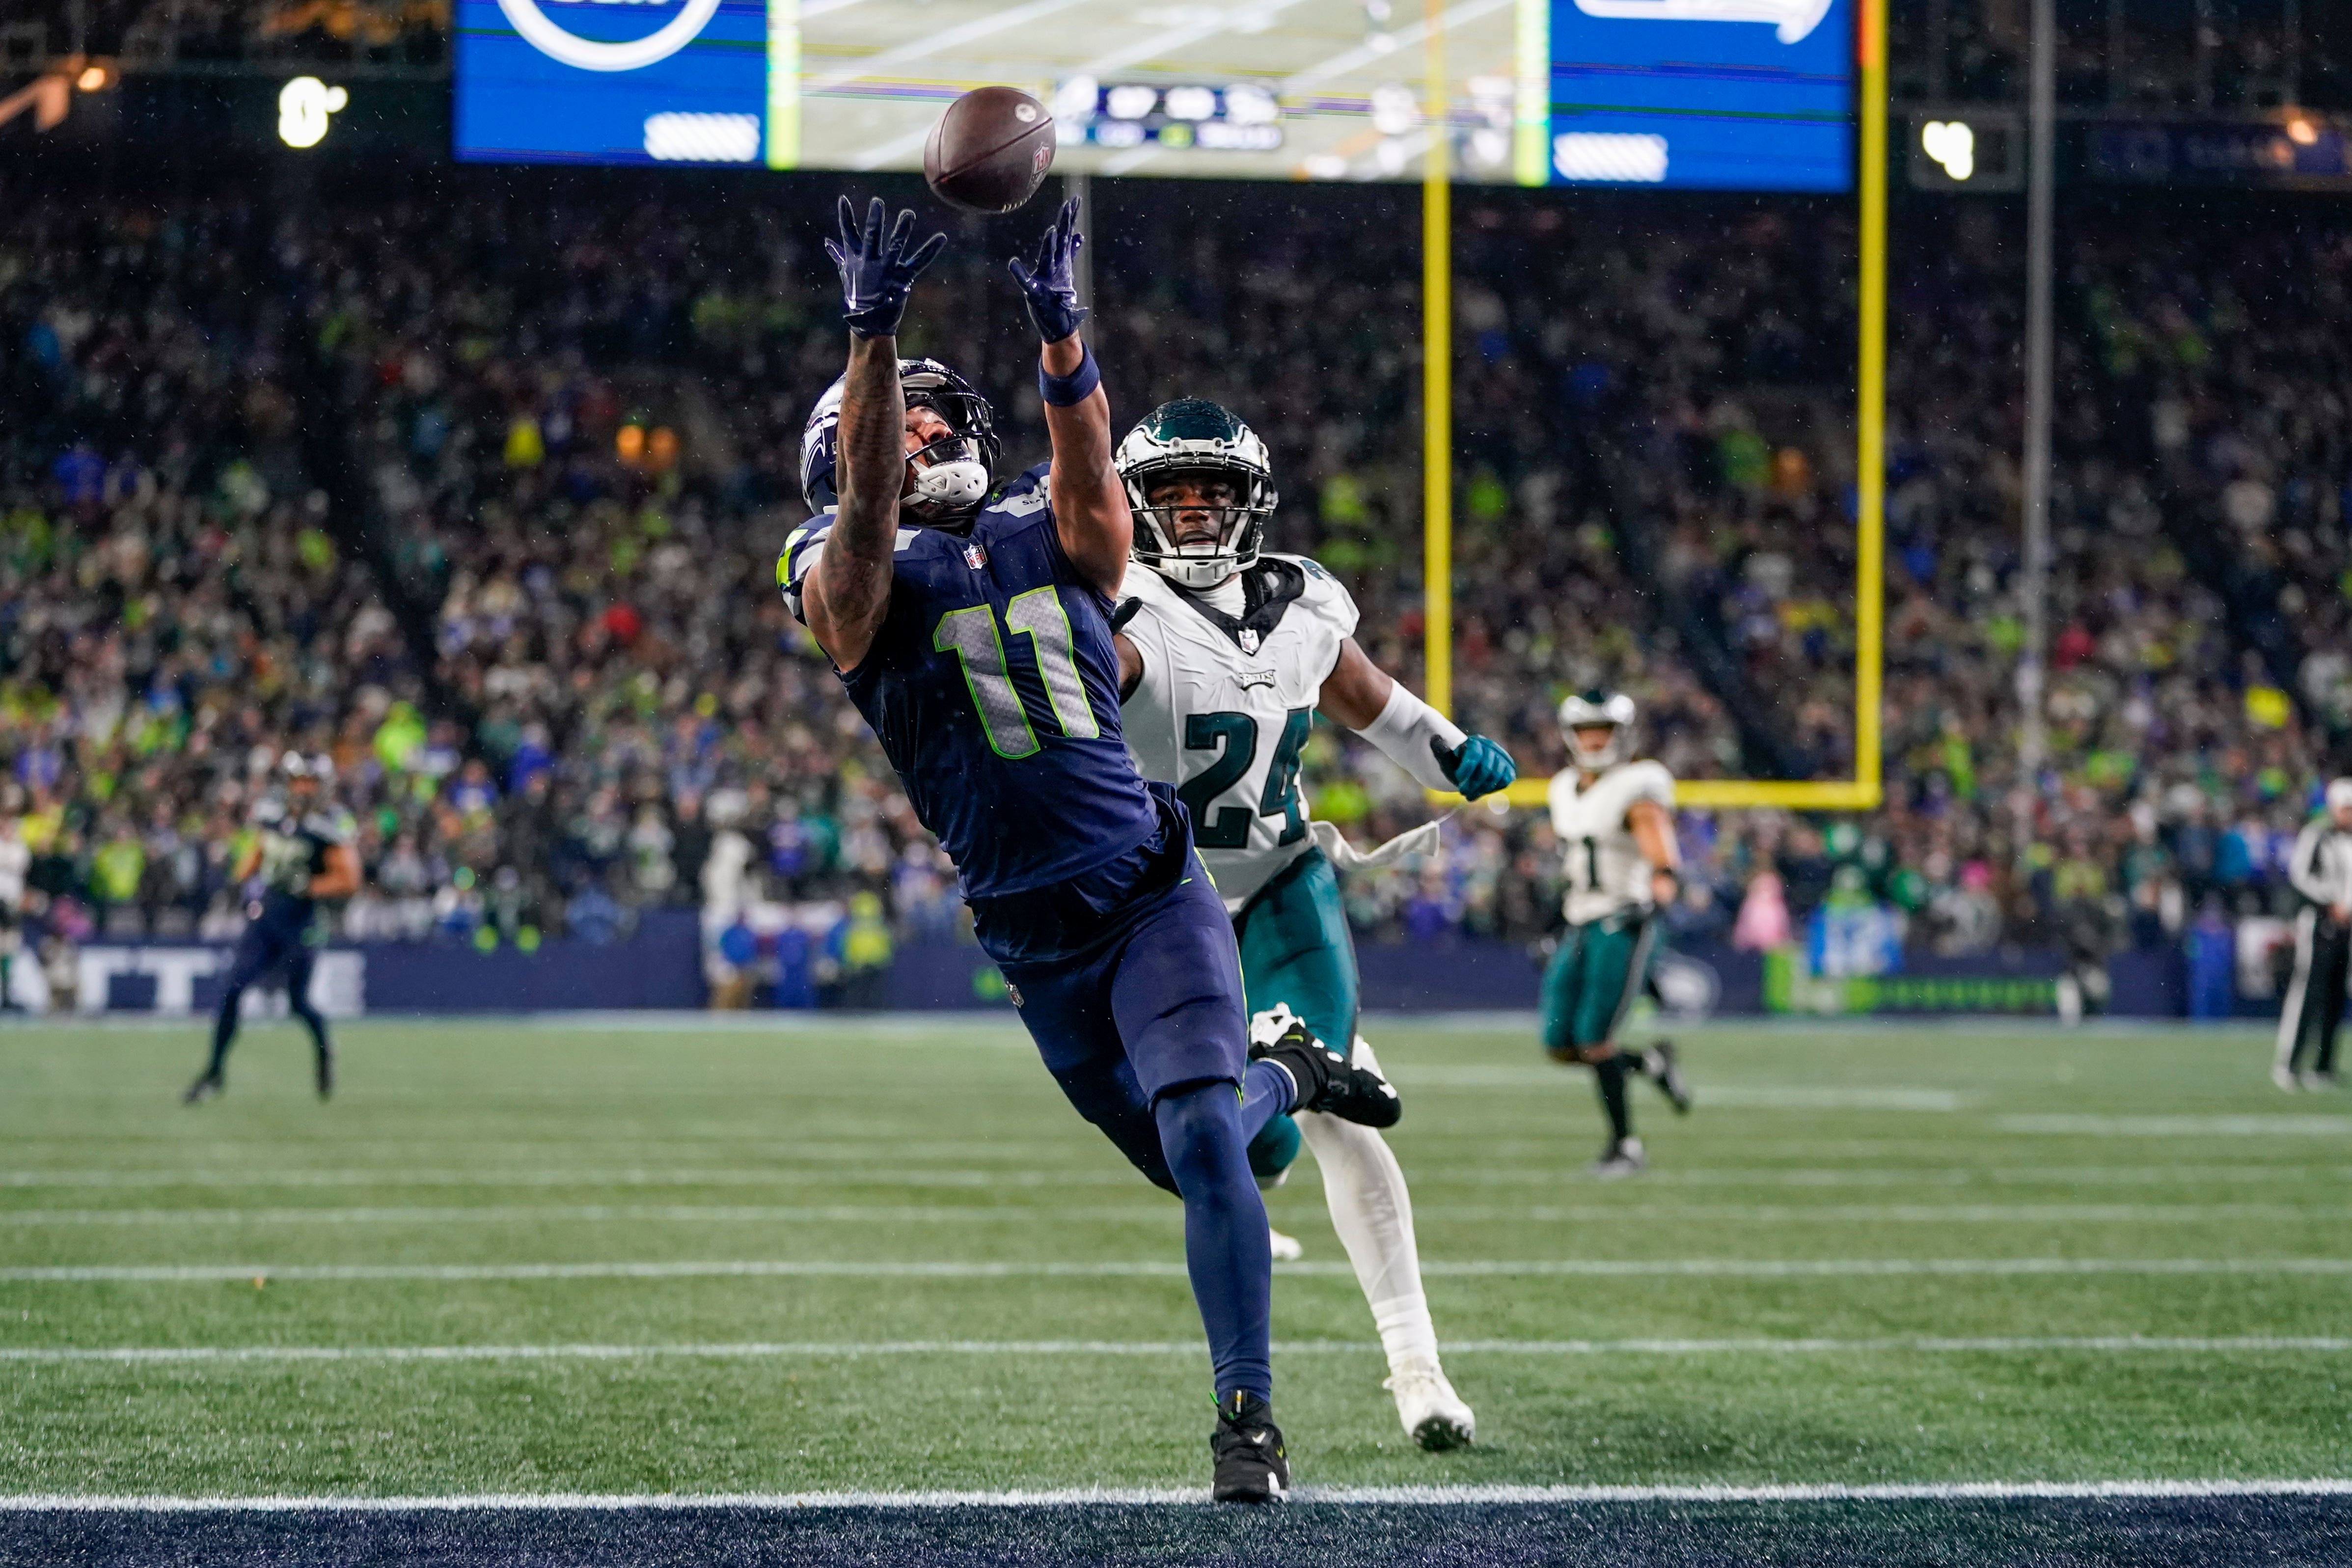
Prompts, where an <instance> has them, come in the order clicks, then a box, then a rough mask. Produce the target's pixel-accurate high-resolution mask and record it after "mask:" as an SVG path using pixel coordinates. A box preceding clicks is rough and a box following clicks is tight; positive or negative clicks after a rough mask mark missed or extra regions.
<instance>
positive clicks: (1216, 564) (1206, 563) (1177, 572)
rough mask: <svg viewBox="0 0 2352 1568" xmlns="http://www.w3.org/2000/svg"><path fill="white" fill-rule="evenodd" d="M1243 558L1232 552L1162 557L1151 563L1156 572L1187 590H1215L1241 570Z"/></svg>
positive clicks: (1179, 554) (1223, 551) (1221, 551)
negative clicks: (1240, 564) (1240, 562)
mask: <svg viewBox="0 0 2352 1568" xmlns="http://www.w3.org/2000/svg"><path fill="white" fill-rule="evenodd" d="M1240 560H1241V557H1239V556H1238V555H1235V554H1234V552H1232V551H1230V550H1220V551H1218V552H1216V553H1215V554H1213V555H1186V554H1182V553H1181V552H1179V553H1176V554H1171V555H1161V556H1160V557H1158V558H1157V559H1155V560H1153V561H1151V562H1150V563H1149V564H1150V567H1151V569H1152V570H1153V571H1154V572H1157V573H1159V574H1160V575H1161V576H1162V577H1165V578H1167V579H1168V580H1169V581H1170V582H1171V583H1174V584H1179V585H1180V586H1182V587H1186V588H1213V587H1215V586H1216V585H1217V584H1220V583H1222V582H1223V581H1224V580H1225V579H1226V578H1228V577H1230V576H1232V575H1233V574H1234V572H1236V571H1238V570H1239V569H1240V568H1239V566H1238V564H1237V563H1239V561H1240Z"/></svg>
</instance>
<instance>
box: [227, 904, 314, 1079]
mask: <svg viewBox="0 0 2352 1568" xmlns="http://www.w3.org/2000/svg"><path fill="white" fill-rule="evenodd" d="M318 956H319V954H318V950H317V949H315V948H313V947H312V946H311V945H310V943H308V942H304V941H303V940H302V935H301V933H300V932H299V931H278V930H275V929H272V928H270V927H268V926H265V925H263V924H261V923H260V922H259V921H256V922H254V923H253V924H252V925H249V926H247V927H246V928H245V935H244V936H242V937H240V938H238V939H237V944H236V957H235V958H233V959H231V960H230V961H229V966H228V974H227V977H226V980H225V981H224V982H223V989H222V991H221V999H220V1011H219V1012H217V1013H215V1014H214V1015H213V1056H212V1061H211V1062H210V1063H209V1064H208V1065H206V1067H205V1073H206V1074H207V1075H212V1076H216V1075H218V1073H219V1072H220V1070H221V1067H222V1064H223V1063H225V1062H226V1061H227V1060H228V1048H229V1047H231V1046H233V1045H235V1044H236V1026H237V1018H238V1013H239V1009H240V1008H242V1007H243V1006H244V1005H245V994H246V992H247V990H248V989H249V988H250V987H252V986H253V985H254V984H256V983H257V982H258V981H259V980H260V979H261V978H262V977H263V976H264V975H266V974H268V973H269V972H270V971H271V970H272V969H275V968H277V967H278V966H279V965H281V964H282V965H284V966H285V970H286V1006H287V1009H288V1011H289V1012H291V1013H292V1014H293V1015H294V1016H296V1017H297V1018H299V1019H301V1020H302V1025H303V1027H305V1028H307V1029H309V1030H310V1048H311V1049H313V1050H315V1051H317V1052H318V1053H319V1054H320V1055H321V1056H324V1055H325V1054H326V1052H327V1020H326V1019H325V1018H324V1017H322V1016H320V1014H319V1011H318V1009H316V1008H315V1007H312V1006H311V1005H310V971H311V969H312V968H313V966H315V965H316V963H317V962H318Z"/></svg>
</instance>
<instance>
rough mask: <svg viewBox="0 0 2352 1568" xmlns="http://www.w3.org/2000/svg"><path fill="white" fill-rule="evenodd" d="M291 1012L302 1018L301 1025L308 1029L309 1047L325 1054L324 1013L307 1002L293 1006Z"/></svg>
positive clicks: (325, 1032)
mask: <svg viewBox="0 0 2352 1568" xmlns="http://www.w3.org/2000/svg"><path fill="white" fill-rule="evenodd" d="M293 1012H294V1016H296V1017H298V1018H299V1019H301V1020H302V1026H303V1027H304V1028H306V1029H308V1030H310V1048H311V1049H312V1050H314V1051H316V1052H318V1053H319V1054H320V1056H322V1057H323V1056H325V1055H326V1054H327V1017H326V1015H325V1014H323V1013H321V1012H320V1011H319V1010H318V1009H317V1008H315V1007H313V1006H311V1005H310V1004H309V1003H308V1002H305V1003H303V1004H302V1005H300V1006H299V1007H297V1008H295V1009H294V1010H293Z"/></svg>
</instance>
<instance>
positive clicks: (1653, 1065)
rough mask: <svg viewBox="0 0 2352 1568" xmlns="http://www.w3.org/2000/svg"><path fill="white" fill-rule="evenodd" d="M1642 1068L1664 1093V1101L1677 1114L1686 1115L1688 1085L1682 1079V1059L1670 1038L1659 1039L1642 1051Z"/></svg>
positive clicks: (1688, 1099) (1687, 1111)
mask: <svg viewBox="0 0 2352 1568" xmlns="http://www.w3.org/2000/svg"><path fill="white" fill-rule="evenodd" d="M1642 1070H1643V1072H1645V1073H1647V1074H1648V1075H1649V1077H1650V1081H1651V1082H1653V1083H1654V1084H1656V1085H1657V1086H1658V1088H1659V1089H1660V1090H1661V1091H1662V1092H1663V1093H1664V1095H1665V1097H1666V1103H1667V1104H1669V1105H1671V1106H1673V1107H1674V1108H1675V1115H1677V1116H1688V1115H1689V1114H1690V1108H1691V1092H1690V1085H1689V1084H1687V1083H1685V1081H1683V1059H1682V1057H1681V1055H1680V1054H1679V1053H1677V1052H1676V1051H1675V1043H1674V1041H1672V1040H1660V1041H1659V1042H1658V1043H1657V1044H1656V1045H1654V1046H1652V1047H1650V1048H1649V1049H1648V1050H1646V1051H1643V1053H1642Z"/></svg>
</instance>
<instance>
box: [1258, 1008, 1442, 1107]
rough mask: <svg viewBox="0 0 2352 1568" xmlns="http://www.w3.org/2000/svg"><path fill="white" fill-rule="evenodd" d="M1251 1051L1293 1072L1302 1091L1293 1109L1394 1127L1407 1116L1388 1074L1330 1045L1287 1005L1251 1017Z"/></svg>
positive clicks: (1294, 1085)
mask: <svg viewBox="0 0 2352 1568" xmlns="http://www.w3.org/2000/svg"><path fill="white" fill-rule="evenodd" d="M1249 1054H1250V1059H1251V1060H1252V1061H1270V1062H1272V1063H1274V1064H1275V1065H1276V1067H1278V1068H1282V1069H1283V1071H1285V1072H1286V1073H1288V1074H1289V1075H1290V1081H1291V1084H1292V1086H1293V1087H1294V1088H1295V1089H1297V1095H1296V1097H1295V1098H1296V1103H1294V1104H1293V1105H1292V1106H1291V1109H1292V1110H1319V1111H1322V1112H1323V1113H1324V1114H1325V1115H1327V1116H1336V1117H1338V1118H1339V1120H1340V1121H1352V1122H1355V1123H1356V1124H1357V1125H1358V1126H1360V1127H1394V1126H1395V1125H1396V1124H1397V1121H1398V1119H1399V1118H1401V1117H1402V1116H1403V1115H1404V1106H1403V1104H1402V1102H1401V1101H1400V1100H1398V1099H1397V1091H1396V1090H1395V1089H1391V1087H1389V1081H1388V1079H1384V1078H1382V1077H1381V1075H1380V1074H1378V1073H1376V1072H1374V1071H1372V1070H1371V1068H1361V1067H1358V1066H1356V1065H1355V1063H1353V1062H1351V1061H1349V1060H1348V1059H1347V1058H1345V1057H1341V1056H1338V1055H1336V1054H1334V1053H1333V1052H1332V1051H1330V1050H1328V1048H1326V1047H1325V1046H1324V1044H1323V1042H1322V1041H1320V1040H1318V1039H1317V1038H1316V1037H1314V1036H1313V1035H1312V1034H1310V1033H1308V1031H1307V1026H1306V1024H1304V1023H1303V1022H1301V1021H1300V1020H1299V1019H1298V1018H1297V1016H1294V1015H1293V1014H1292V1013H1291V1012H1290V1010H1289V1009H1288V1008H1287V1007H1274V1008H1270V1009H1268V1010H1267V1011H1265V1012H1264V1013H1260V1014H1259V1015H1258V1016H1256V1017H1255V1018H1253V1019H1251V1020H1250V1053H1249Z"/></svg>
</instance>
